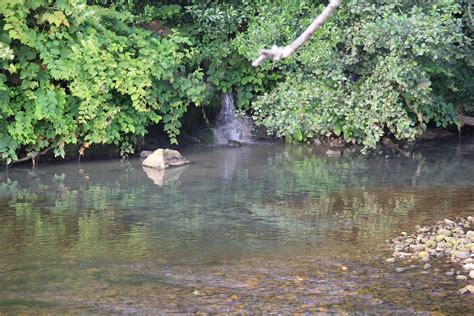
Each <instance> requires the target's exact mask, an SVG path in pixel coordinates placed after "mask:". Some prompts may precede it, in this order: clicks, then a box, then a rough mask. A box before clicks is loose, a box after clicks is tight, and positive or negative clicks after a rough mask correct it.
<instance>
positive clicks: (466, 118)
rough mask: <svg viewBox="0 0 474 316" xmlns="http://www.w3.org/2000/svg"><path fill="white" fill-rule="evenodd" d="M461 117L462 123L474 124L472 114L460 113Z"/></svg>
mask: <svg viewBox="0 0 474 316" xmlns="http://www.w3.org/2000/svg"><path fill="white" fill-rule="evenodd" d="M459 119H460V120H461V125H462V126H464V125H468V126H474V117H472V116H466V115H459Z"/></svg>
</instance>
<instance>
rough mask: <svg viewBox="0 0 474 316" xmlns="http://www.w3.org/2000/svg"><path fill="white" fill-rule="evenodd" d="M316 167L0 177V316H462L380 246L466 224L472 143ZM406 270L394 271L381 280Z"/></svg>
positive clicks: (445, 290) (53, 169)
mask: <svg viewBox="0 0 474 316" xmlns="http://www.w3.org/2000/svg"><path fill="white" fill-rule="evenodd" d="M416 152H417V155H416V156H415V157H412V158H406V157H396V155H386V153H381V154H376V155H368V156H359V155H350V154H346V155H344V156H343V157H341V158H328V157H326V156H325V155H324V154H322V152H321V151H319V150H318V149H317V148H313V147H310V146H290V145H284V144H276V143H264V144H258V145H248V146H243V147H240V148H227V147H214V148H194V149H188V150H186V151H184V152H183V154H184V156H185V157H186V158H187V159H188V160H190V161H191V164H190V165H189V166H187V167H185V168H180V169H172V170H167V171H165V172H158V171H151V170H148V169H146V170H144V169H143V168H142V167H141V165H140V163H141V160H139V159H132V160H129V161H127V162H123V161H119V160H108V161H90V162H82V163H81V164H78V163H76V162H64V163H54V164H46V163H43V164H41V165H40V166H39V168H37V169H36V170H35V171H32V170H31V169H28V168H27V167H28V166H23V167H22V166H20V167H15V168H11V169H9V170H8V172H6V171H1V172H0V255H1V256H0V313H20V312H26V313H54V314H56V313H68V312H78V313H135V312H136V313H155V312H181V313H191V312H230V313H238V312H242V313H262V312H282V313H292V312H309V313H317V312H320V313H326V312H329V313H332V312H334V313H343V312H349V313H352V312H361V313H369V314H372V313H376V314H380V313H383V314H386V313H393V314H404V315H405V314H417V313H419V314H429V313H430V312H444V313H448V314H456V313H458V314H474V301H473V299H472V298H471V297H467V296H461V295H459V294H458V293H457V290H458V289H459V288H461V287H463V286H465V285H466V284H467V281H456V280H455V279H454V277H452V276H451V277H449V276H446V275H445V274H444V272H445V271H447V269H449V268H450V266H447V265H445V264H444V263H443V262H442V261H440V262H433V266H434V268H439V269H440V271H439V272H435V271H434V268H433V269H432V270H429V272H428V273H426V272H425V274H423V269H422V267H421V266H422V265H421V264H419V263H416V262H414V263H401V264H399V265H393V264H388V263H386V262H385V259H386V258H387V257H389V256H390V253H391V251H390V249H389V247H388V246H387V245H386V244H385V242H384V241H385V240H386V239H388V238H392V237H395V236H397V235H398V234H400V232H401V231H411V230H413V229H414V227H415V225H416V224H421V225H425V224H433V223H435V222H436V221H437V220H440V219H443V218H445V217H451V218H453V217H455V216H467V215H473V214H474V139H472V138H463V139H458V138H453V139H448V140H446V141H443V142H430V143H425V144H423V145H420V146H418V148H416ZM410 265H415V266H416V267H415V266H414V267H412V268H411V269H409V270H408V271H406V272H404V273H397V272H395V268H396V267H397V266H410Z"/></svg>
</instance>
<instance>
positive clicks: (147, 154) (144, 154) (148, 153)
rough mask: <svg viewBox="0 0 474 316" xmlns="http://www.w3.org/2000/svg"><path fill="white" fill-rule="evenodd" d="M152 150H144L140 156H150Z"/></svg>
mask: <svg viewBox="0 0 474 316" xmlns="http://www.w3.org/2000/svg"><path fill="white" fill-rule="evenodd" d="M152 153H153V152H152V151H151V150H144V151H142V152H141V153H140V158H146V157H148V156H150V155H151V154H152Z"/></svg>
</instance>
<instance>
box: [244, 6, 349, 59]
mask: <svg viewBox="0 0 474 316" xmlns="http://www.w3.org/2000/svg"><path fill="white" fill-rule="evenodd" d="M341 2H342V0H331V1H330V2H329V4H328V6H327V7H326V8H325V9H324V10H323V12H321V14H320V15H319V16H318V17H317V18H316V19H315V20H314V21H313V22H312V23H311V24H310V25H309V26H308V28H307V29H306V30H305V31H304V32H303V33H301V35H300V36H298V38H297V39H295V40H294V41H293V42H292V43H290V44H288V45H287V46H285V47H279V46H276V45H274V46H273V47H272V48H270V49H262V50H260V53H259V56H258V58H257V59H255V60H254V61H253V63H252V66H253V67H257V66H260V65H261V64H262V63H263V61H264V60H265V59H267V58H268V59H271V60H273V61H278V60H280V59H284V58H288V57H289V56H291V55H293V54H294V53H295V52H296V51H297V50H298V49H299V48H300V47H301V46H303V44H305V43H306V42H307V41H308V40H309V39H310V38H311V36H312V35H313V33H314V32H316V30H317V29H319V28H320V27H321V25H323V24H324V22H326V20H327V19H328V18H329V17H330V16H331V15H332V13H333V12H334V10H336V9H337V8H338V7H339V6H340V5H341Z"/></svg>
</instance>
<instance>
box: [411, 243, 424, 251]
mask: <svg viewBox="0 0 474 316" xmlns="http://www.w3.org/2000/svg"><path fill="white" fill-rule="evenodd" d="M410 249H411V250H413V251H422V250H424V249H425V246H423V245H420V244H417V245H410Z"/></svg>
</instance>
